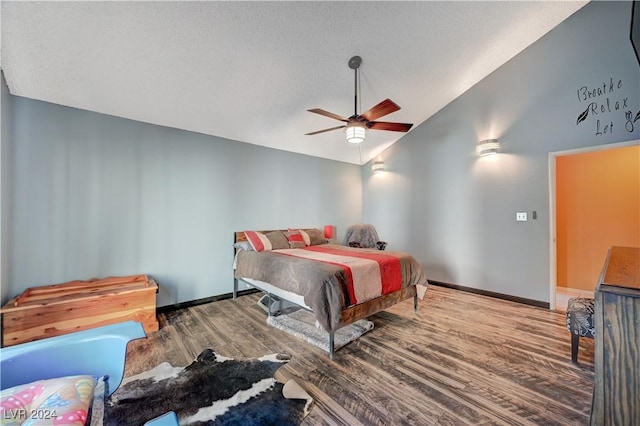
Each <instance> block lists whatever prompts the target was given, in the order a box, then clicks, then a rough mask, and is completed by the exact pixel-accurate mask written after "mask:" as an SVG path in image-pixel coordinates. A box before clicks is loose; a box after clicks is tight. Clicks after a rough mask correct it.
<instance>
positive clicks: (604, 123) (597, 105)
mask: <svg viewBox="0 0 640 426" xmlns="http://www.w3.org/2000/svg"><path fill="white" fill-rule="evenodd" d="M623 87H624V84H623V83H622V80H619V79H614V78H613V77H610V78H609V81H604V82H602V85H600V86H594V87H589V86H582V87H580V88H578V90H576V94H577V95H578V102H580V103H581V104H585V103H586V104H587V107H586V109H585V110H584V111H582V112H581V113H580V114H579V115H578V119H577V120H576V125H579V124H580V123H582V122H583V121H586V120H587V119H588V118H591V119H592V120H591V121H593V120H594V119H595V123H594V124H595V134H596V136H602V135H607V134H612V133H613V132H614V131H621V130H618V129H620V128H621V127H622V128H624V130H626V131H627V132H629V133H633V131H634V130H635V129H636V128H637V127H638V126H640V123H636V122H637V121H638V120H640V110H639V111H638V112H637V113H635V114H634V113H633V111H632V110H631V106H630V102H629V97H628V96H626V95H625V94H624V93H623V91H622V89H623ZM618 118H620V121H622V124H623V125H622V126H621V125H620V121H617V119H618Z"/></svg>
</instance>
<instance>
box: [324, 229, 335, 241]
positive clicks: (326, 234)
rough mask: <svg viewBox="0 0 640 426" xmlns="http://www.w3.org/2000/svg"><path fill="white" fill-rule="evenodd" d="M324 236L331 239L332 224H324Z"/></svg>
mask: <svg viewBox="0 0 640 426" xmlns="http://www.w3.org/2000/svg"><path fill="white" fill-rule="evenodd" d="M324 237H325V238H326V239H327V240H329V241H331V240H332V239H333V225H325V226H324Z"/></svg>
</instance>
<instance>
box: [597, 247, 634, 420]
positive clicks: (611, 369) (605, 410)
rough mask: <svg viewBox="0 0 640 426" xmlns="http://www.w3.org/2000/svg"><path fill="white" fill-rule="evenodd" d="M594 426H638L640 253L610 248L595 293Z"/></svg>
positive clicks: (622, 248) (626, 249) (628, 249)
mask: <svg viewBox="0 0 640 426" xmlns="http://www.w3.org/2000/svg"><path fill="white" fill-rule="evenodd" d="M591 425H598V426H600V425H612V426H614V425H615V426H626V425H629V426H637V425H640V248H636V247H611V248H610V249H609V253H608V254H607V259H606V261H605V264H604V267H603V268H602V273H601V275H600V282H599V283H598V287H597V288H596V293H595V387H594V393H593V406H592V408H591Z"/></svg>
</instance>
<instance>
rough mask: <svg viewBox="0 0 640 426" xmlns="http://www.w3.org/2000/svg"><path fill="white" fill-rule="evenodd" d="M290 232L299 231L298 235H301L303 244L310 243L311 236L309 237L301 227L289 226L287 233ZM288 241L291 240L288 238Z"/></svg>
mask: <svg viewBox="0 0 640 426" xmlns="http://www.w3.org/2000/svg"><path fill="white" fill-rule="evenodd" d="M291 232H298V233H300V235H302V241H303V242H304V245H305V246H310V245H311V238H310V237H309V234H307V233H306V232H305V231H303V230H302V229H291V228H289V233H291ZM285 235H286V234H285ZM298 241H300V240H298ZM289 242H291V240H289Z"/></svg>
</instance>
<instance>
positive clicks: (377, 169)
mask: <svg viewBox="0 0 640 426" xmlns="http://www.w3.org/2000/svg"><path fill="white" fill-rule="evenodd" d="M371 170H373V173H382V172H384V161H374V162H373V164H372V165H371Z"/></svg>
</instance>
